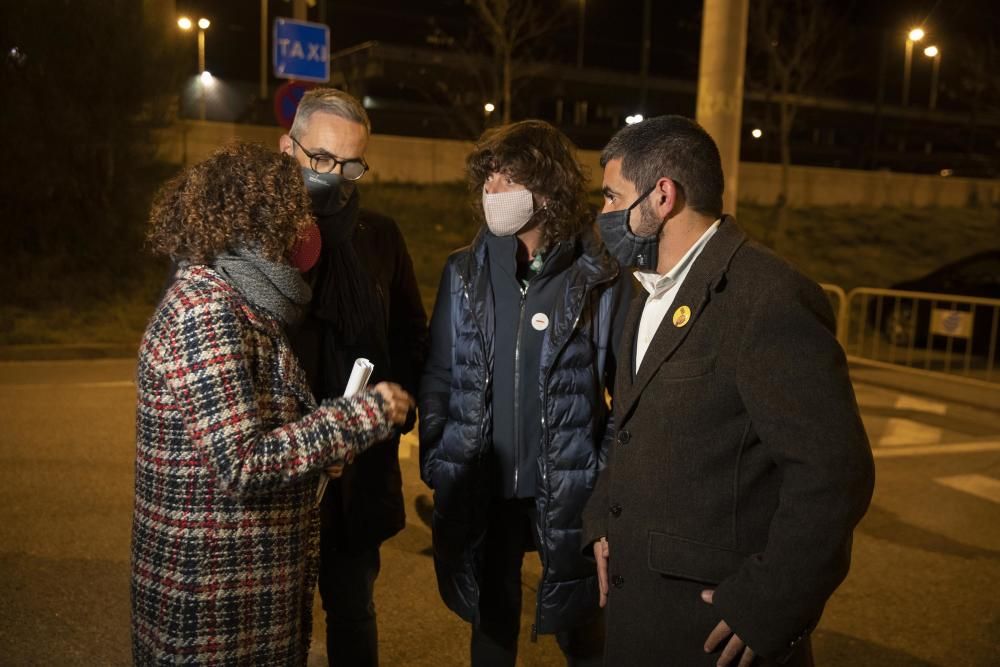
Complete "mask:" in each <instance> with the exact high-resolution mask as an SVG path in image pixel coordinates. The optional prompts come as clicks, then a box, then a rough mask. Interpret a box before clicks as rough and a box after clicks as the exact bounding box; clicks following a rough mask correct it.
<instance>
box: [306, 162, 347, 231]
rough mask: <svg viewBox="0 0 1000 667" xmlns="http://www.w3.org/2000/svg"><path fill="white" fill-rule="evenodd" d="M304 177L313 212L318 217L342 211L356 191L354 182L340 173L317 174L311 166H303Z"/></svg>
mask: <svg viewBox="0 0 1000 667" xmlns="http://www.w3.org/2000/svg"><path fill="white" fill-rule="evenodd" d="M302 178H303V180H305V182H306V190H307V191H308V192H309V199H310V200H311V201H312V210H313V213H314V214H315V215H316V217H318V218H322V217H326V216H329V215H333V214H334V213H337V212H338V211H340V210H341V209H342V208H344V206H345V205H347V202H348V201H349V200H350V198H351V195H352V194H353V193H354V182H353V181H348V180H345V179H344V177H343V176H341V175H340V174H334V173H333V172H331V173H329V174H317V173H316V172H315V171H313V170H312V169H310V168H309V167H302Z"/></svg>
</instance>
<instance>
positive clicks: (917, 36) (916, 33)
mask: <svg viewBox="0 0 1000 667" xmlns="http://www.w3.org/2000/svg"><path fill="white" fill-rule="evenodd" d="M924 34H925V33H924V30H923V28H912V29H911V30H910V32H908V33H906V58H904V59H903V106H904V107H905V106H906V105H907V104H909V103H910V70H911V69H912V68H913V43H914V42H919V41H920V40H922V39H923V38H924Z"/></svg>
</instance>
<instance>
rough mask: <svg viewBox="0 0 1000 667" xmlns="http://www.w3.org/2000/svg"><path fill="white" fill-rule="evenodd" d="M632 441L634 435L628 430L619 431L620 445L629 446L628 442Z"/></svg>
mask: <svg viewBox="0 0 1000 667" xmlns="http://www.w3.org/2000/svg"><path fill="white" fill-rule="evenodd" d="M631 439H632V434H631V433H629V432H628V431H626V430H624V429H623V430H621V431H618V444H619V445H627V444H628V441H629V440H631Z"/></svg>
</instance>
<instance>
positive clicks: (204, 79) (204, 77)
mask: <svg viewBox="0 0 1000 667" xmlns="http://www.w3.org/2000/svg"><path fill="white" fill-rule="evenodd" d="M199 76H200V78H201V83H202V84H203V85H206V86H210V85H212V84H213V83H215V77H214V76H212V73H211V72H209V71H208V70H205V71H204V72H202V73H201V74H200V75H199Z"/></svg>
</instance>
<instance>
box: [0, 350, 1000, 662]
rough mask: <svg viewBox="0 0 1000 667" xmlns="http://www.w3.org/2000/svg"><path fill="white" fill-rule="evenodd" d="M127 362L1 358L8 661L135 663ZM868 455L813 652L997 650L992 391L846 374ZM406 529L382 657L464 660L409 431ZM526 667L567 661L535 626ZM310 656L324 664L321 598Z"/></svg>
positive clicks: (883, 656) (998, 654) (886, 657)
mask: <svg viewBox="0 0 1000 667" xmlns="http://www.w3.org/2000/svg"><path fill="white" fill-rule="evenodd" d="M133 372H134V362H133V361H132V360H116V359H105V360H93V361H26V362H0V424H2V425H3V428H2V430H0V596H2V600H3V603H2V604H0V665H54V664H58V665H126V664H128V663H129V658H130V654H129V591H128V578H129V560H128V559H129V531H130V521H131V506H132V493H133V488H132V484H133V471H132V466H133V458H134V443H133V433H134V425H133V423H134V408H135V387H134V384H133V383H132V375H133ZM855 386H856V390H857V393H858V399H859V402H860V404H861V407H862V416H863V418H864V420H865V425H866V428H867V429H868V432H869V436H870V438H871V440H872V444H873V448H874V452H875V456H876V468H877V476H878V477H877V483H876V492H875V498H874V501H873V504H872V508H871V510H870V511H869V512H868V515H867V516H866V517H865V519H864V521H863V522H862V524H861V526H860V528H859V530H858V531H857V533H856V539H855V544H854V563H853V567H852V570H851V573H850V575H849V577H848V579H847V581H846V582H845V583H844V585H843V586H841V588H840V589H839V590H838V591H837V593H836V594H835V595H834V596H833V598H832V599H831V600H830V603H829V605H828V607H827V610H826V613H825V615H824V617H823V621H822V623H821V624H820V626H819V628H818V629H817V631H816V632H815V635H814V647H815V652H816V657H817V664H819V665H889V666H894V665H900V666H902V665H947V666H952V665H958V666H961V665H976V666H986V665H997V664H1000V604H998V602H997V599H998V598H997V591H998V590H1000V402H997V403H996V404H995V405H994V404H993V403H992V399H990V398H989V397H987V398H986V399H984V398H983V394H982V392H977V396H976V398H977V400H975V401H971V400H965V397H963V396H962V393H961V391H959V390H954V389H951V388H946V387H945V388H942V387H936V386H934V385H931V386H928V385H927V384H926V383H923V384H913V383H909V382H908V381H907V378H905V377H903V378H900V377H896V376H891V377H889V378H888V379H887V378H886V377H882V376H872V375H871V374H868V375H866V374H865V373H864V372H861V371H860V370H859V372H858V373H857V375H856V385H855ZM400 453H401V457H402V467H403V475H404V484H405V493H406V496H407V503H408V520H407V526H406V529H405V530H404V531H403V532H402V533H400V534H399V535H398V536H397V537H395V538H394V539H392V540H391V541H389V542H387V543H386V544H385V545H384V547H383V551H382V555H383V559H382V574H381V576H380V578H379V580H378V584H377V591H376V605H377V607H378V611H379V627H380V636H381V642H380V650H381V659H382V660H381V662H382V664H383V665H386V666H393V665H407V666H420V665H428V666H430V665H434V666H435V667H437V666H440V665H463V664H467V662H468V660H467V649H468V641H469V629H468V626H467V625H466V624H464V623H462V622H461V621H459V620H458V619H457V618H456V617H454V616H453V615H452V614H451V613H450V612H449V611H448V610H447V609H445V607H444V606H443V604H442V603H441V602H440V600H439V598H438V595H437V590H436V587H435V584H434V573H433V567H432V563H431V559H430V555H429V554H430V531H429V530H428V528H427V526H426V525H425V524H424V522H423V521H422V520H421V519H420V517H419V515H418V513H417V512H416V511H415V510H414V504H415V502H416V500H417V498H418V496H420V495H426V494H427V489H426V488H425V487H424V486H423V485H422V484H421V482H420V480H419V476H418V473H417V466H416V461H415V456H416V442H415V440H414V439H413V438H408V439H406V440H404V443H403V445H402V446H401V451H400ZM539 574H540V567H539V565H538V561H537V559H536V558H529V559H528V561H527V563H526V566H525V576H524V581H525V610H524V614H523V618H522V627H523V628H524V629H523V631H522V638H521V659H520V663H521V664H523V665H560V664H564V662H563V660H562V659H561V656H560V653H559V650H558V648H557V646H556V644H555V641H554V640H553V639H552V638H551V637H540V638H539V641H538V642H537V643H532V642H531V641H530V638H529V636H528V635H529V632H528V628H529V627H530V623H531V616H532V605H533V601H534V587H535V582H536V581H537V578H538V575H539ZM315 616H316V618H315V622H314V633H313V636H314V642H313V652H312V656H311V661H310V662H311V664H313V665H323V664H325V649H324V647H323V646H322V639H321V638H322V636H323V632H322V627H323V626H322V616H321V610H320V607H319V605H318V600H317V604H316V605H315Z"/></svg>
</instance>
